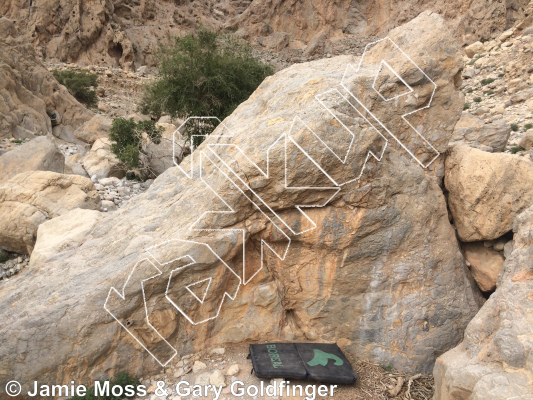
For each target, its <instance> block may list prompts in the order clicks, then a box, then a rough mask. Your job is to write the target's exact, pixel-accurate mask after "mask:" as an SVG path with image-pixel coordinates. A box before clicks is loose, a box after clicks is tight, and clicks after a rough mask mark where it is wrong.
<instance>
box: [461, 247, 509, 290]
mask: <svg viewBox="0 0 533 400" xmlns="http://www.w3.org/2000/svg"><path fill="white" fill-rule="evenodd" d="M463 251H464V254H465V258H466V260H467V261H468V262H469V263H470V269H471V271H472V276H473V277H474V279H475V280H476V282H477V284H478V286H479V288H480V289H481V290H483V291H484V292H489V291H493V290H494V289H496V283H497V282H498V276H499V275H500V271H501V269H502V265H503V262H504V261H505V259H504V258H503V256H502V255H500V253H498V252H497V251H494V250H492V249H489V248H488V247H486V246H485V245H484V244H483V243H482V242H476V243H465V244H464V245H463Z"/></svg>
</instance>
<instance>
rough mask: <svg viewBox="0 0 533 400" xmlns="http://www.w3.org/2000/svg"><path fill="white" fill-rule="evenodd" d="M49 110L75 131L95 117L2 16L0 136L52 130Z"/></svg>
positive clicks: (20, 136) (26, 135)
mask: <svg viewBox="0 0 533 400" xmlns="http://www.w3.org/2000/svg"><path fill="white" fill-rule="evenodd" d="M10 4H11V3H10ZM8 5H9V4H8ZM5 6H6V5H5V4H4V5H3V6H0V8H1V7H5ZM3 14H4V13H3V12H2V11H0V15H3ZM25 22H26V21H24V23H25ZM47 110H48V111H49V112H55V113H56V116H57V119H58V121H59V122H60V127H61V128H62V129H66V130H71V131H73V130H75V129H76V128H77V127H78V126H80V125H81V124H82V123H84V122H85V121H86V120H88V119H90V118H91V116H92V112H90V111H88V110H87V109H86V108H85V107H84V106H82V105H81V104H80V103H78V102H77V101H76V99H74V97H72V96H71V95H70V93H68V91H67V89H66V88H65V87H64V86H62V85H60V84H59V83H58V82H57V81H56V80H55V78H54V77H53V76H52V74H51V73H50V72H48V70H47V69H46V68H45V66H44V65H43V64H42V62H41V61H40V60H39V59H38V58H37V54H36V51H35V49H34V47H33V46H32V45H31V44H30V43H29V42H28V41H27V40H26V39H25V38H24V37H20V36H18V34H17V31H16V29H15V27H14V24H13V22H12V21H9V20H7V19H6V18H0V137H14V138H17V139H20V138H33V137H34V135H45V134H47V133H52V124H51V121H50V117H49V116H48V115H47V113H46V111H47Z"/></svg>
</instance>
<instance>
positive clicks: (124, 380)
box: [68, 372, 141, 400]
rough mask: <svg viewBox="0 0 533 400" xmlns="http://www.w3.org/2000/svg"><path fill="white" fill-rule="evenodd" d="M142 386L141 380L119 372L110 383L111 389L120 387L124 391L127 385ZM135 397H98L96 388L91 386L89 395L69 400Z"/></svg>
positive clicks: (107, 399) (118, 399)
mask: <svg viewBox="0 0 533 400" xmlns="http://www.w3.org/2000/svg"><path fill="white" fill-rule="evenodd" d="M140 384H141V382H140V380H139V378H135V377H132V376H130V375H129V374H128V373H126V372H119V373H118V374H117V376H115V378H113V379H111V380H110V381H109V387H110V388H111V387H113V386H120V387H122V389H123V390H124V388H125V387H126V386H127V385H132V386H134V387H135V388H136V387H137V386H138V385H140ZM110 392H111V390H110ZM133 397H135V396H131V397H128V396H126V395H122V396H118V397H117V396H113V395H112V394H111V393H110V395H109V396H96V394H95V389H94V386H91V387H90V388H89V389H87V394H86V395H85V396H74V397H71V398H69V399H68V400H121V399H130V398H133Z"/></svg>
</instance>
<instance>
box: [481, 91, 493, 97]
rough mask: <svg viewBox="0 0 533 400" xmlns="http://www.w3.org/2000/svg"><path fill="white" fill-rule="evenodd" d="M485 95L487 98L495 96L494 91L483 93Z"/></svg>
mask: <svg viewBox="0 0 533 400" xmlns="http://www.w3.org/2000/svg"><path fill="white" fill-rule="evenodd" d="M483 94H484V95H485V96H490V95H492V94H494V91H493V90H485V91H484V92H483Z"/></svg>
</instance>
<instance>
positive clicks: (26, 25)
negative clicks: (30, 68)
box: [0, 0, 529, 69]
mask: <svg viewBox="0 0 533 400" xmlns="http://www.w3.org/2000/svg"><path fill="white" fill-rule="evenodd" d="M528 2H529V0H507V1H505V2H502V1H498V0H469V1H466V2H464V1H460V0H453V1H450V0H438V1H431V2H429V1H425V2H422V3H421V2H419V1H415V0H401V1H392V0H388V1H380V2H375V1H371V0H362V1H356V2H355V1H352V2H347V1H333V2H331V1H323V0H322V1H311V0H305V1H295V0H292V1H282V0H273V1H272V0H255V1H251V0H242V1H234V0H223V1H215V0H200V1H195V2H194V4H192V3H191V2H187V1H177V2H166V1H155V0H144V1H140V2H139V1H132V0H121V1H112V0H96V1H92V2H90V3H85V2H83V1H82V0H74V1H64V0H40V1H33V2H30V4H29V5H28V2H27V1H24V0H16V1H10V2H5V3H4V4H1V5H0V15H4V16H6V17H7V18H10V19H12V20H15V21H16V23H17V26H18V28H19V29H20V30H21V31H24V33H25V34H26V36H27V37H28V38H29V39H30V40H31V41H32V43H33V44H34V45H35V46H36V47H39V48H41V49H42V52H43V55H44V56H45V57H47V58H58V59H60V60H62V61H69V62H73V61H76V62H77V63H80V64H100V65H108V66H121V67H123V68H125V69H134V68H136V67H141V66H144V65H154V64H155V58H154V55H153V53H154V51H155V50H156V49H157V48H158V47H159V44H161V43H164V42H165V41H167V40H168V38H169V37H170V36H178V35H181V34H184V33H187V32H191V31H193V30H195V29H196V28H197V27H198V26H199V24H203V25H204V26H206V27H212V28H216V29H220V28H226V29H229V28H231V29H238V33H239V34H240V35H242V36H245V37H247V38H254V39H255V38H257V42H258V43H261V44H264V45H265V46H266V47H267V48H269V49H272V50H274V51H280V50H283V48H300V49H302V50H304V53H305V54H306V55H312V54H315V53H316V52H317V51H319V52H320V51H323V48H324V46H325V45H327V44H328V43H327V42H328V41H332V42H335V41H336V40H338V39H339V38H343V37H346V36H349V35H358V36H369V35H380V36H381V35H383V34H385V33H386V32H387V31H389V30H390V29H392V28H394V27H396V26H399V25H401V24H404V23H406V22H407V21H410V20H411V19H413V18H415V17H416V16H417V15H418V14H419V13H421V12H423V11H426V10H428V11H432V12H438V13H441V14H442V15H444V16H445V18H446V20H447V23H448V25H449V27H450V28H451V29H452V30H453V32H455V35H456V37H457V39H458V40H459V41H460V42H461V43H472V42H475V41H477V40H488V39H491V38H496V37H497V36H498V35H499V34H500V33H502V32H503V31H505V30H506V29H508V28H510V27H511V26H512V25H513V24H514V23H515V22H516V21H517V20H519V19H521V18H522V17H523V16H524V9H525V7H526V6H527V4H528Z"/></svg>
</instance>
